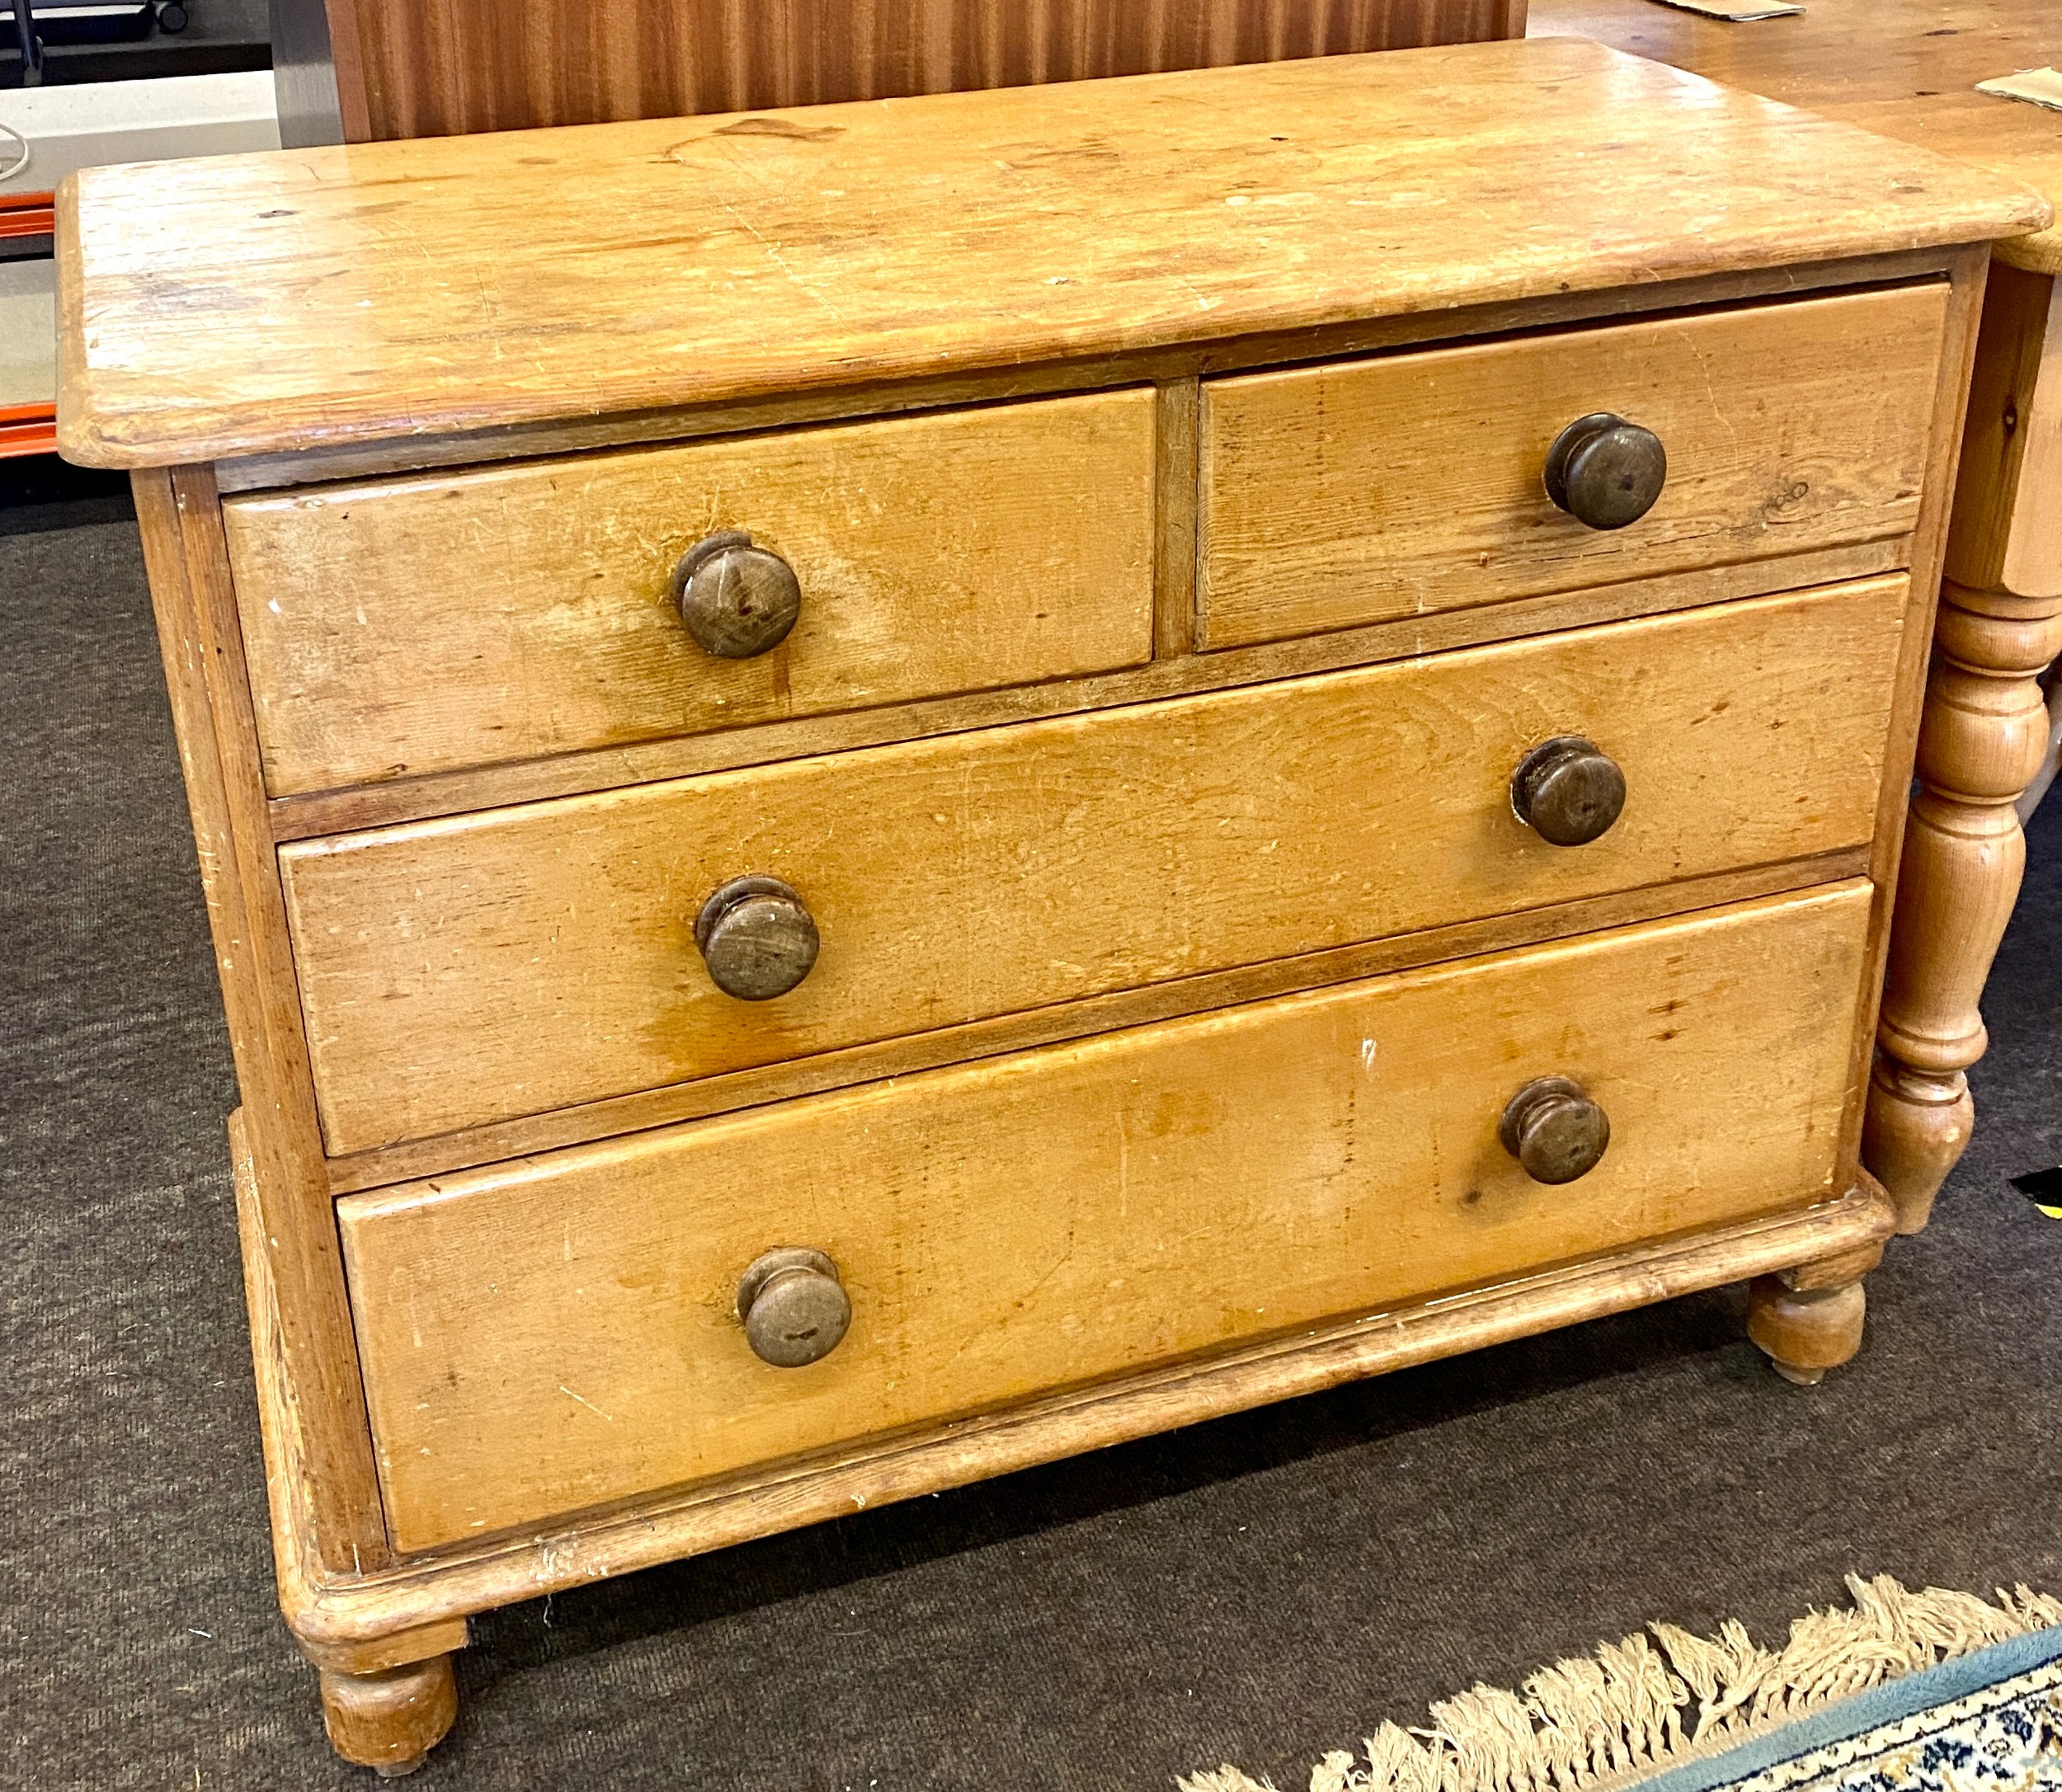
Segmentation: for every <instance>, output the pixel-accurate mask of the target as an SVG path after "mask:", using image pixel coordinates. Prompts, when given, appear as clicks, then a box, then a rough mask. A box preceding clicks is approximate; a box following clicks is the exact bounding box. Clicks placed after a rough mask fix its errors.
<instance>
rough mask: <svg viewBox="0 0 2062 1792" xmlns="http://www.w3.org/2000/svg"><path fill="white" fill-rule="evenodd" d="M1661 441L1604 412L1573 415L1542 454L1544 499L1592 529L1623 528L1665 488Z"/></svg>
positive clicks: (1665, 464) (1666, 474) (1651, 505)
mask: <svg viewBox="0 0 2062 1792" xmlns="http://www.w3.org/2000/svg"><path fill="white" fill-rule="evenodd" d="M1668 477H1669V457H1668V455H1667V454H1666V453H1665V452H1664V450H1663V449H1662V447H1661V438H1660V437H1659V436H1658V435H1655V433H1654V431H1653V430H1646V429H1642V428H1641V426H1639V425H1638V424H1636V423H1628V422H1627V421H1626V420H1625V419H1624V418H1623V417H1622V416H1617V415H1616V414H1615V413H1614V412H1609V411H1595V412H1591V413H1590V414H1589V416H1586V417H1578V418H1576V419H1575V421H1574V422H1573V423H1570V425H1569V426H1568V427H1567V428H1566V429H1565V430H1562V431H1561V434H1560V435H1556V437H1555V438H1554V445H1553V446H1552V447H1551V448H1550V449H1547V496H1548V497H1550V498H1551V499H1552V500H1553V501H1554V502H1555V503H1556V504H1557V505H1559V506H1561V509H1562V510H1565V511H1567V513H1568V514H1569V515H1570V516H1572V517H1574V518H1575V520H1576V521H1577V522H1578V523H1586V524H1588V525H1589V527H1590V528H1592V529H1623V528H1624V527H1625V526H1626V524H1628V523H1636V522H1638V521H1639V520H1640V519H1641V517H1643V516H1645V515H1646V514H1647V512H1648V511H1649V510H1652V509H1653V508H1654V501H1655V499H1656V498H1658V497H1659V496H1660V495H1661V487H1663V486H1664V485H1665V484H1667V482H1668Z"/></svg>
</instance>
